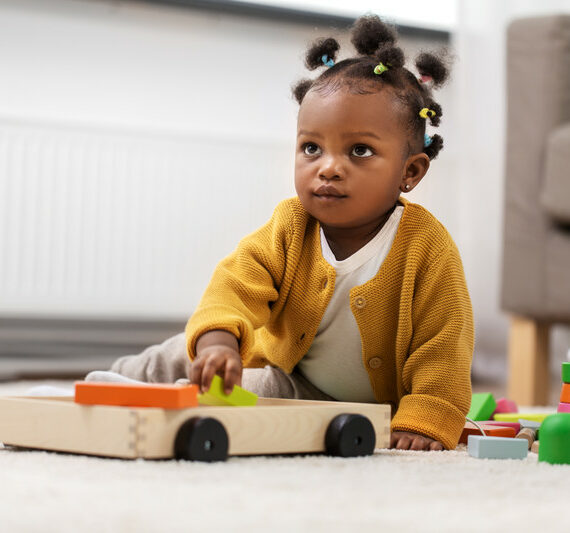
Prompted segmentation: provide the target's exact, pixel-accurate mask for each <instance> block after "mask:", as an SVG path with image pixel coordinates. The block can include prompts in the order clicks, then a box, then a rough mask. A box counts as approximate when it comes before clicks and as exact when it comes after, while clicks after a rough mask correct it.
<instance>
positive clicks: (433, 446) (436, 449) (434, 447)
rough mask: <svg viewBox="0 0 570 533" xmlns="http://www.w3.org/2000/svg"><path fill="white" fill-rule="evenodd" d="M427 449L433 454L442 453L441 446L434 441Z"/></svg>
mask: <svg viewBox="0 0 570 533" xmlns="http://www.w3.org/2000/svg"><path fill="white" fill-rule="evenodd" d="M429 449H430V450H431V451H434V452H442V451H443V444H442V443H441V442H439V441H437V440H434V441H433V442H432V443H431V444H430V445H429Z"/></svg>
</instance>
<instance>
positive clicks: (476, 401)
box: [467, 392, 497, 420]
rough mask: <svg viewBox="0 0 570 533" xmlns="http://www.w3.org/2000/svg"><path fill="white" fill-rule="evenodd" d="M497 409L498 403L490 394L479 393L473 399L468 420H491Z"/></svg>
mask: <svg viewBox="0 0 570 533" xmlns="http://www.w3.org/2000/svg"><path fill="white" fill-rule="evenodd" d="M496 408H497V402H496V401H495V398H493V395H492V394H491V393H490V392H478V393H476V394H473V396H472V397H471V409H469V413H467V418H470V419H471V420H489V419H490V418H491V415H492V414H493V413H494V412H495V409H496Z"/></svg>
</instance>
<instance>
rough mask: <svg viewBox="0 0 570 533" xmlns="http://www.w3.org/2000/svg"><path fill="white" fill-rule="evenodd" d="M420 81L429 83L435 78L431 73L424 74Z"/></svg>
mask: <svg viewBox="0 0 570 533" xmlns="http://www.w3.org/2000/svg"><path fill="white" fill-rule="evenodd" d="M418 81H419V82H420V83H429V82H430V81H433V78H432V77H431V76H430V75H429V74H422V75H421V76H420V77H419V78H418Z"/></svg>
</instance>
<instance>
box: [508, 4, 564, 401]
mask: <svg viewBox="0 0 570 533" xmlns="http://www.w3.org/2000/svg"><path fill="white" fill-rule="evenodd" d="M502 269H503V270H502V294H501V304H502V308H503V309H504V310H505V311H507V312H508V313H509V314H510V315H511V331H510V337H509V376H508V395H509V397H510V398H511V399H513V400H515V401H517V402H519V403H520V404H525V405H548V403H549V392H550V391H549V371H548V369H549V365H548V354H549V331H550V327H551V325H552V324H556V323H562V324H570V16H568V15H560V16H549V17H541V18H528V19H521V20H517V21H515V22H513V23H511V25H510V26H509V28H508V32H507V143H506V179H505V211H504V242H503V261H502Z"/></svg>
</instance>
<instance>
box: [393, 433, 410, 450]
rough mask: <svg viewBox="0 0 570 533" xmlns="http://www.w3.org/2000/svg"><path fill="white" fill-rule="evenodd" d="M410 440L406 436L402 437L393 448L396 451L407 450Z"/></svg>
mask: <svg viewBox="0 0 570 533" xmlns="http://www.w3.org/2000/svg"><path fill="white" fill-rule="evenodd" d="M411 443H412V439H410V437H408V436H407V435H402V436H401V437H400V438H399V439H398V442H397V444H396V446H395V448H396V450H409V449H410V444H411Z"/></svg>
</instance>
